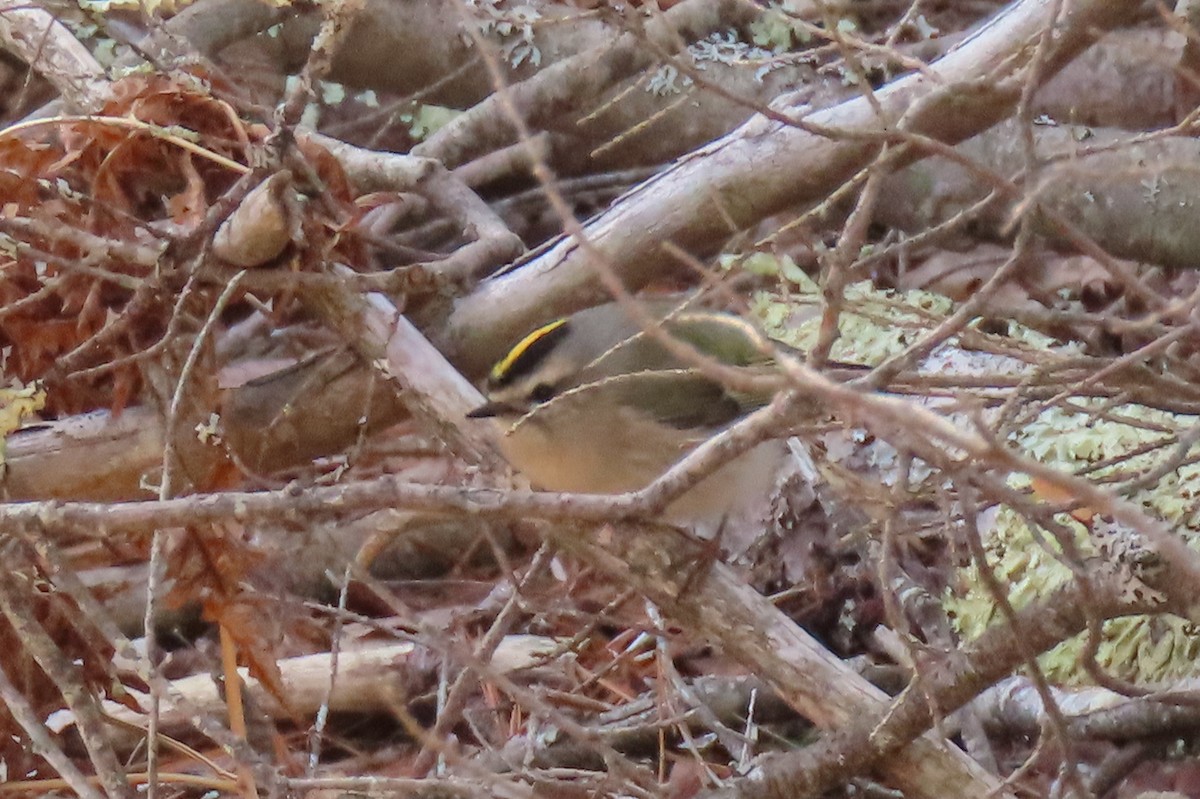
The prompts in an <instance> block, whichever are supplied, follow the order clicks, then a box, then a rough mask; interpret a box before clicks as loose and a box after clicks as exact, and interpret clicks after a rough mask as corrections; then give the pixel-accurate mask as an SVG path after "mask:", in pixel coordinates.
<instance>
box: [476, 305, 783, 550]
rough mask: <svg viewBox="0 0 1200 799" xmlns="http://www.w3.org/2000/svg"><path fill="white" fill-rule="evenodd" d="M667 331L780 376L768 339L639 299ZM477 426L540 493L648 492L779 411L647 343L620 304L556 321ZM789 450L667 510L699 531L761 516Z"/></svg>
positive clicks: (513, 355) (755, 459)
mask: <svg viewBox="0 0 1200 799" xmlns="http://www.w3.org/2000/svg"><path fill="white" fill-rule="evenodd" d="M637 302H639V303H640V304H641V306H642V308H643V310H645V311H646V313H647V314H648V315H649V316H650V317H651V318H652V319H654V320H655V322H656V323H657V324H658V325H659V326H660V328H661V330H662V331H663V332H664V333H666V334H668V335H670V336H671V337H673V338H675V339H678V340H680V341H684V342H687V343H688V344H691V345H692V346H693V347H695V348H696V349H697V350H698V351H699V352H701V353H703V354H704V355H707V356H709V357H710V358H713V359H714V360H716V361H718V362H720V363H721V364H723V365H728V366H733V367H737V368H738V369H739V371H744V372H745V373H746V374H747V375H748V376H749V375H767V374H772V373H773V372H774V366H773V363H772V359H771V356H770V354H769V353H767V352H764V351H763V349H762V348H761V346H760V342H761V341H763V340H764V339H763V338H762V337H761V336H758V335H756V331H755V330H754V328H753V327H751V326H750V325H749V323H747V322H746V321H745V320H743V319H741V318H739V317H737V316H734V315H732V314H727V313H720V312H715V311H708V310H698V309H687V308H681V307H680V303H679V302H678V301H675V300H671V301H663V300H638V301H637ZM484 392H485V394H486V395H487V402H486V403H485V404H484V405H482V406H480V407H479V408H476V409H475V410H473V411H471V412H470V413H469V414H468V416H469V417H470V418H474V419H480V418H489V417H490V418H495V419H496V420H497V421H498V422H500V423H501V424H503V425H504V426H505V430H504V435H503V436H502V439H501V448H502V450H503V451H504V454H505V456H506V457H507V458H508V459H509V461H510V462H511V463H512V464H513V465H514V466H516V467H517V468H518V469H519V470H520V471H521V472H522V473H524V474H525V475H526V476H527V477H528V478H529V479H530V480H531V481H532V482H533V483H534V484H535V485H536V486H537V487H539V488H542V489H546V490H550V491H570V492H580V493H589V494H615V493H622V492H626V491H635V490H638V489H641V488H644V487H646V486H647V485H649V484H650V483H652V482H653V481H654V480H655V479H656V478H658V477H659V476H661V475H662V474H663V473H664V472H665V471H666V470H667V469H669V468H670V467H671V466H672V465H674V464H675V463H676V462H678V461H679V460H680V459H681V458H683V457H684V456H685V455H687V454H688V452H690V451H691V450H692V449H694V448H695V447H696V446H698V445H699V444H700V443H701V442H703V441H704V440H705V439H707V438H709V437H711V436H713V435H715V434H716V433H718V432H720V431H721V430H723V429H725V428H727V427H729V426H730V425H731V424H733V423H734V422H736V421H737V420H738V419H740V418H742V417H743V416H745V415H746V414H748V413H749V412H750V411H752V410H754V409H755V408H758V407H762V406H763V405H765V404H767V403H768V402H770V400H771V397H772V394H771V393H761V394H758V395H750V394H745V393H742V392H739V391H737V390H734V389H732V388H729V387H727V386H725V385H724V384H723V383H721V382H720V381H718V380H716V379H713V378H711V377H708V376H706V375H704V374H703V373H702V372H701V370H700V369H699V368H697V366H696V364H694V363H692V362H689V361H688V360H687V359H685V358H680V357H679V356H678V355H676V354H675V353H674V352H672V351H671V350H670V349H669V348H668V347H666V346H664V344H663V343H662V342H661V341H660V340H659V339H657V338H656V337H655V336H652V335H650V334H648V333H647V332H646V331H644V330H643V329H642V327H641V326H640V325H639V324H638V323H637V322H636V321H634V319H633V318H632V317H631V316H630V315H629V314H628V313H627V311H626V309H625V308H624V307H622V306H621V305H620V304H618V303H609V304H606V305H600V306H597V307H595V308H589V309H587V310H583V311H579V312H578V313H575V314H573V315H572V316H569V317H566V318H563V319H557V320H555V321H553V322H550V323H549V324H546V325H543V326H541V327H539V328H537V329H536V330H534V331H533V332H531V333H529V334H528V335H526V336H525V337H524V338H522V339H521V340H520V341H518V342H517V343H516V345H514V346H513V348H512V349H511V350H509V352H508V354H507V355H505V356H504V357H503V358H501V359H500V361H498V362H497V363H496V365H495V366H494V367H493V368H492V370H491V372H490V373H489V375H488V377H487V380H486V383H485V385H484ZM784 452H785V447H784V444H783V442H782V441H767V442H765V443H763V444H760V445H759V446H757V447H755V448H753V449H751V450H750V451H748V452H746V453H744V454H742V455H740V456H739V457H737V458H736V459H734V460H733V461H731V462H730V463H728V464H726V465H725V466H723V467H722V468H720V469H719V470H717V471H716V472H715V473H713V474H712V475H710V476H709V477H707V478H706V479H704V480H703V481H701V482H700V483H699V484H697V485H696V486H695V487H693V488H692V489H691V490H689V491H688V492H687V493H686V494H684V496H682V497H681V498H680V499H679V500H677V501H676V502H674V503H673V504H672V505H671V506H670V507H668V508H667V511H666V513H665V514H664V518H665V519H666V520H668V521H671V522H674V523H676V524H680V525H684V526H688V527H691V528H692V529H694V530H696V529H698V528H699V527H704V528H705V529H706V530H707V529H708V527H709V525H711V524H714V523H715V524H716V525H720V524H722V523H723V521H724V518H725V517H726V516H727V515H728V514H731V513H734V512H738V513H740V512H744V511H745V510H746V509H747V508H749V507H752V506H755V505H761V504H762V503H763V501H764V500H765V499H766V498H767V495H768V493H769V490H770V489H771V487H772V485H773V478H774V476H775V472H776V471H777V470H778V467H779V465H780V464H781V463H782V459H783V457H784Z"/></svg>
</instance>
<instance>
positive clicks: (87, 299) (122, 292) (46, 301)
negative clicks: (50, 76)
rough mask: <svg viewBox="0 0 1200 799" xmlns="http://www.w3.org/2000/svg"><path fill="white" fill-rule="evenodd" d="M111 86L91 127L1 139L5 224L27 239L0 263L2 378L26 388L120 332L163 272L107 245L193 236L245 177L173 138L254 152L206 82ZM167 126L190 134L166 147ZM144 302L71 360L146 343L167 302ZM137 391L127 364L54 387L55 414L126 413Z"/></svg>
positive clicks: (225, 152) (234, 155) (45, 128)
mask: <svg viewBox="0 0 1200 799" xmlns="http://www.w3.org/2000/svg"><path fill="white" fill-rule="evenodd" d="M116 86H117V93H116V97H115V98H114V99H113V100H112V102H110V103H109V104H108V106H107V107H106V108H104V109H103V111H102V112H101V116H99V117H98V118H96V119H91V120H85V121H73V122H69V123H66V122H64V123H62V124H59V125H57V126H53V125H51V124H46V125H38V126H35V127H31V128H27V129H25V130H24V131H22V132H20V133H17V134H13V135H9V136H7V137H5V138H4V139H3V140H2V141H0V202H2V206H0V209H2V212H0V229H3V230H4V231H5V232H7V233H9V235H11V236H12V237H13V238H14V239H16V240H17V242H18V243H19V244H18V247H17V248H15V251H14V250H12V249H10V250H7V251H6V253H5V257H4V258H3V262H2V265H0V266H2V273H0V306H2V307H3V310H2V311H0V342H2V344H3V346H7V347H11V348H12V349H11V352H10V354H9V356H8V360H7V364H6V366H7V371H9V372H10V373H12V374H15V375H17V376H18V377H19V378H21V379H22V380H32V379H36V378H42V377H47V376H51V377H63V375H56V374H54V372H53V370H54V368H55V366H56V364H58V363H59V361H60V359H62V358H63V357H64V356H67V355H69V354H70V353H73V352H77V351H79V350H80V348H81V347H84V346H85V345H86V344H87V343H88V342H89V341H90V340H91V339H92V338H93V337H94V336H96V334H97V333H98V332H99V331H101V330H102V329H104V328H105V327H106V326H109V325H113V324H115V322H116V320H117V319H118V318H119V316H120V315H121V314H122V313H123V312H125V310H126V308H127V305H128V303H129V302H130V300H131V299H132V297H133V296H134V293H135V292H136V290H137V288H138V286H139V285H144V284H143V283H142V282H141V281H142V280H144V279H145V278H147V277H149V276H150V275H151V274H152V273H153V272H154V271H155V267H156V264H154V263H153V261H152V260H149V261H148V260H146V259H142V260H138V259H134V258H130V257H128V256H127V254H126V253H125V252H124V251H123V250H121V249H119V248H118V247H115V246H114V247H111V248H109V247H106V246H104V245H105V243H106V242H111V243H112V244H113V245H118V244H126V245H138V246H140V247H143V248H145V251H148V252H153V250H154V249H157V248H158V247H159V246H160V245H161V244H162V243H163V241H164V239H165V238H166V236H167V235H168V234H170V233H172V232H175V231H179V230H187V229H189V228H191V227H194V226H195V224H196V223H197V222H198V221H199V220H200V219H201V218H202V217H203V214H204V211H205V210H206V209H207V206H208V204H209V203H211V202H212V201H213V200H214V199H215V198H216V197H217V196H219V195H220V193H221V192H222V191H224V190H225V189H226V188H228V186H229V185H230V184H231V183H232V182H233V181H234V180H236V179H237V177H238V175H237V174H236V173H235V172H234V171H233V170H231V169H229V168H228V167H227V166H224V165H220V164H217V163H214V162H213V161H212V160H210V159H207V158H202V157H199V156H197V155H195V154H194V153H192V152H189V151H188V150H186V149H184V148H183V147H181V146H180V144H179V143H178V141H183V140H187V141H194V142H195V143H197V144H198V145H199V146H201V147H203V148H205V149H206V150H209V151H212V152H214V153H217V154H219V155H222V156H224V157H226V158H229V159H232V160H234V161H239V162H244V161H245V159H246V151H247V148H248V146H249V145H250V144H251V143H252V138H251V134H250V132H249V131H248V129H247V128H246V127H245V126H243V125H242V124H241V122H240V121H239V120H238V118H237V115H236V114H235V113H234V112H233V109H232V108H230V107H229V106H228V105H227V104H225V103H223V102H221V101H218V100H215V99H213V98H212V97H210V96H208V95H207V94H206V93H205V92H204V91H203V90H202V89H201V88H199V86H198V85H197V86H188V85H184V84H182V83H180V82H178V81H173V80H170V79H166V78H160V77H154V78H151V77H132V78H127V79H125V80H123V81H121V82H119V83H118V84H116ZM141 123H147V124H141ZM149 126H153V127H149ZM167 126H180V127H182V128H186V129H187V130H188V131H191V133H185V132H182V131H181V132H177V133H175V139H171V138H170V137H168V136H165V135H163V133H164V131H163V130H162V129H161V128H165V127H167ZM149 305H150V307H147V308H145V309H144V311H148V313H146V312H144V313H143V314H142V315H141V316H140V317H139V318H137V319H131V320H127V321H126V322H125V323H124V324H125V329H124V330H122V331H121V332H120V334H119V335H114V336H111V337H109V339H108V340H107V341H105V342H104V343H103V345H102V346H100V347H97V348H96V351H94V352H90V353H88V354H87V357H86V359H81V358H78V357H77V358H76V359H75V361H79V363H76V364H73V365H76V366H95V365H98V364H104V363H107V362H109V361H111V360H113V359H114V358H118V357H120V356H122V355H126V354H129V353H132V352H136V351H137V350H139V349H141V348H143V347H145V346H147V344H148V343H152V342H153V340H154V339H155V338H156V337H157V336H159V335H160V334H161V331H162V327H163V325H164V323H165V318H164V315H163V314H162V313H161V311H162V307H164V306H165V308H166V309H167V310H168V311H169V309H170V303H169V302H168V303H153V304H149ZM136 384H137V375H136V372H135V371H134V370H133V368H132V365H131V364H126V365H124V366H120V367H118V368H116V369H114V370H111V371H110V372H108V373H102V374H99V375H96V376H95V377H93V378H91V379H87V380H74V381H69V382H65V383H64V382H61V381H58V380H54V381H52V390H51V392H50V396H49V403H48V411H49V412H51V413H64V412H70V411H77V410H81V409H87V408H93V407H100V406H104V405H108V406H116V407H119V406H120V405H122V404H124V402H125V401H126V400H127V399H128V398H129V396H130V395H131V394H132V393H133V391H135V390H136Z"/></svg>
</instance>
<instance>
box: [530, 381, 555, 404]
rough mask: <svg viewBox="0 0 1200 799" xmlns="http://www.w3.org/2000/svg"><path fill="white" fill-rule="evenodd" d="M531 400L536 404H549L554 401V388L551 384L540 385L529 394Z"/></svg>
mask: <svg viewBox="0 0 1200 799" xmlns="http://www.w3.org/2000/svg"><path fill="white" fill-rule="evenodd" d="M529 398H530V399H531V400H533V401H534V402H549V401H550V400H552V399H554V386H552V385H550V384H549V383H538V384H537V385H536V386H534V387H533V391H530V392H529Z"/></svg>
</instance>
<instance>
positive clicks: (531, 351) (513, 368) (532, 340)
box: [488, 321, 570, 388]
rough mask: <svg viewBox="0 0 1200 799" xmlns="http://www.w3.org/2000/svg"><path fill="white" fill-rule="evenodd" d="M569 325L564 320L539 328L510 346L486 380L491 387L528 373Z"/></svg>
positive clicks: (504, 383)
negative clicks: (507, 352) (506, 353)
mask: <svg viewBox="0 0 1200 799" xmlns="http://www.w3.org/2000/svg"><path fill="white" fill-rule="evenodd" d="M569 327H570V325H569V324H567V323H566V322H565V321H563V322H560V323H554V324H552V325H547V326H545V327H543V328H539V329H538V330H536V331H534V332H533V333H531V334H530V335H528V336H526V337H525V338H523V339H521V341H520V342H519V343H518V344H517V345H516V346H515V347H513V348H512V351H510V352H509V354H508V355H507V356H505V358H504V360H502V361H501V362H500V363H499V364H497V365H496V368H495V369H493V370H492V374H491V376H490V378H489V380H488V382H489V383H490V384H491V387H492V388H503V387H504V386H507V385H510V384H511V383H512V382H513V381H514V380H516V379H518V378H520V377H522V376H524V375H527V374H529V373H530V372H532V371H533V370H534V368H536V367H537V365H538V364H539V363H540V362H541V360H542V359H543V358H545V357H546V356H547V355H548V354H549V353H550V351H551V350H553V349H554V348H555V347H556V346H557V345H558V342H560V341H562V339H563V337H564V336H566V335H567V333H568V329H569Z"/></svg>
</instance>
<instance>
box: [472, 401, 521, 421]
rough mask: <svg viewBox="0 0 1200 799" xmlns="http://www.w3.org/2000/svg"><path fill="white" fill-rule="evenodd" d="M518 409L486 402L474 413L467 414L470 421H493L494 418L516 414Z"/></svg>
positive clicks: (505, 404)
mask: <svg viewBox="0 0 1200 799" xmlns="http://www.w3.org/2000/svg"><path fill="white" fill-rule="evenodd" d="M515 412H516V409H515V408H513V407H512V406H511V405H508V404H507V403H504V402H485V403H483V404H482V405H480V406H479V407H478V408H476V409H475V410H473V411H468V412H467V418H468V419H491V418H492V417H493V416H504V415H506V414H512V413H515Z"/></svg>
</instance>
